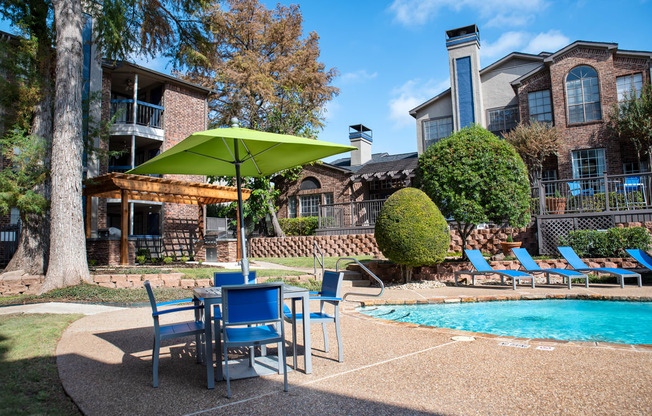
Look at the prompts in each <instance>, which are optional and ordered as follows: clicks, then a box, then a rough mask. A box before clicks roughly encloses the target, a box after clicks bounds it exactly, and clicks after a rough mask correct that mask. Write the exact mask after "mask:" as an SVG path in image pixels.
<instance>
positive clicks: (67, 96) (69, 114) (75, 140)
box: [41, 0, 90, 293]
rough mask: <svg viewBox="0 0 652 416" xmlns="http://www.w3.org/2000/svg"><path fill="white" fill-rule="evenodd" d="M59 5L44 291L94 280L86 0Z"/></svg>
mask: <svg viewBox="0 0 652 416" xmlns="http://www.w3.org/2000/svg"><path fill="white" fill-rule="evenodd" d="M53 5H54V21H55V25H56V28H57V39H56V49H57V64H56V82H55V86H56V89H55V96H54V100H55V102H54V135H53V137H52V171H51V177H52V198H51V201H52V203H51V216H50V219H51V223H50V262H49V265H48V271H47V274H46V276H45V281H44V282H43V287H42V288H41V293H43V292H47V291H49V290H52V289H55V288H59V287H65V286H71V285H75V284H78V283H80V282H81V281H89V280H90V275H89V272H88V263H87V261H86V237H85V233H84V215H83V208H82V153H83V148H84V146H83V138H82V58H83V55H82V6H81V1H80V0H55V1H53Z"/></svg>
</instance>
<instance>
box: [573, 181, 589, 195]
mask: <svg viewBox="0 0 652 416" xmlns="http://www.w3.org/2000/svg"><path fill="white" fill-rule="evenodd" d="M568 190H569V192H570V194H571V196H578V195H593V189H592V188H587V189H582V184H580V183H579V182H568Z"/></svg>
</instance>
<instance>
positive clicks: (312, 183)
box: [299, 178, 321, 191]
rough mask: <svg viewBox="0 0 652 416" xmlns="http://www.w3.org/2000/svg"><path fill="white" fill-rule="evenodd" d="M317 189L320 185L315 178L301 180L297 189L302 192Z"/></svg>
mask: <svg viewBox="0 0 652 416" xmlns="http://www.w3.org/2000/svg"><path fill="white" fill-rule="evenodd" d="M319 188H321V184H320V183H319V181H318V180H317V179H315V178H306V179H304V180H302V181H301V186H300V187H299V189H300V190H302V191H307V190H310V189H319Z"/></svg>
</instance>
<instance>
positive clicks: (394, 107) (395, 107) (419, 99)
mask: <svg viewBox="0 0 652 416" xmlns="http://www.w3.org/2000/svg"><path fill="white" fill-rule="evenodd" d="M449 87H450V80H448V79H446V80H443V81H442V80H434V79H430V80H428V81H421V80H420V79H412V80H409V81H407V82H405V83H404V84H403V85H401V86H399V87H397V88H394V90H393V91H392V98H391V99H390V100H389V103H388V106H389V118H390V120H392V121H393V122H394V128H402V127H405V126H409V125H410V124H412V123H414V118H412V116H411V115H410V114H409V111H410V110H412V109H413V108H414V107H416V106H418V105H419V104H421V103H423V102H425V101H426V100H428V99H430V98H432V97H434V96H435V95H437V94H439V93H441V92H442V91H443V90H445V89H447V88H449Z"/></svg>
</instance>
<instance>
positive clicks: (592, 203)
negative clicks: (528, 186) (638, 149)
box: [532, 173, 652, 215]
mask: <svg viewBox="0 0 652 416" xmlns="http://www.w3.org/2000/svg"><path fill="white" fill-rule="evenodd" d="M651 185H652V173H636V174H629V175H603V176H596V177H591V178H582V179H562V180H555V181H543V182H540V183H539V184H537V185H535V186H534V187H532V214H533V215H562V214H578V213H589V212H605V213H609V212H623V211H639V210H649V209H651V208H652V201H651V198H650V196H651V195H650V187H651Z"/></svg>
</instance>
